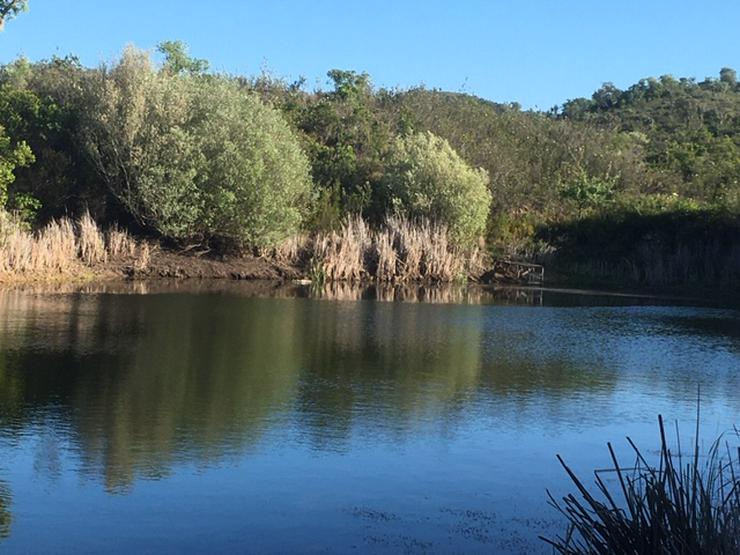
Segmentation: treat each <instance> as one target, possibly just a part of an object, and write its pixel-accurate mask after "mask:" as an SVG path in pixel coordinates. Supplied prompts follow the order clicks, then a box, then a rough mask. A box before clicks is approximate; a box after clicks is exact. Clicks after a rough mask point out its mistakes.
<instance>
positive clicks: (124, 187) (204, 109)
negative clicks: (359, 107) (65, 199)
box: [85, 49, 310, 246]
mask: <svg viewBox="0 0 740 555" xmlns="http://www.w3.org/2000/svg"><path fill="white" fill-rule="evenodd" d="M88 90H89V93H90V101H91V110H90V115H89V118H88V120H87V122H86V124H85V138H86V142H87V145H88V148H89V152H90V155H91V157H92V159H93V160H94V161H95V164H96V166H97V168H98V171H99V172H100V175H101V176H102V177H103V179H104V180H105V182H106V184H107V186H108V187H109V188H110V190H111V192H112V193H113V194H114V195H115V196H116V197H117V198H119V199H120V201H121V202H122V203H123V204H124V205H125V206H126V207H127V208H128V209H129V210H130V211H131V213H132V214H133V215H134V216H135V217H136V219H137V220H139V221H140V223H142V224H144V225H146V226H149V227H151V228H154V229H155V230H156V231H158V232H159V233H161V234H162V235H164V236H166V237H170V238H173V239H178V240H185V239H187V240H210V239H220V240H227V241H233V242H235V243H238V244H240V245H256V246H264V245H270V244H274V243H276V242H277V241H279V240H280V239H282V238H284V237H286V236H288V235H289V234H291V233H293V232H295V231H296V230H297V229H298V227H299V226H300V223H301V219H302V212H303V207H305V205H306V200H307V196H308V195H309V193H310V179H309V171H308V161H307V159H306V157H305V156H304V155H303V153H302V152H301V150H300V147H299V145H298V142H297V141H296V139H295V138H294V136H293V134H292V132H291V129H290V128H289V126H288V125H287V123H285V121H284V120H283V119H282V117H281V116H280V114H279V113H278V112H277V111H276V110H274V109H273V108H271V107H269V106H267V105H266V104H264V103H263V102H262V101H261V100H259V98H257V96H256V95H252V94H249V93H246V92H244V91H243V90H240V89H239V88H238V86H237V85H236V84H235V83H234V82H233V81H231V80H228V79H226V78H221V77H218V76H202V75H191V74H187V75H176V74H174V73H173V72H171V71H157V70H156V69H155V68H154V67H153V66H152V64H151V62H150V60H149V57H148V56H147V55H146V54H144V53H142V52H139V51H136V50H134V49H128V50H127V51H126V52H125V53H124V55H123V57H122V59H121V60H120V62H119V63H118V64H117V65H115V66H114V67H111V68H108V67H104V68H101V69H100V71H98V72H96V73H95V74H93V75H92V76H91V78H90V79H89V82H88Z"/></svg>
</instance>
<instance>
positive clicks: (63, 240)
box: [0, 211, 150, 279]
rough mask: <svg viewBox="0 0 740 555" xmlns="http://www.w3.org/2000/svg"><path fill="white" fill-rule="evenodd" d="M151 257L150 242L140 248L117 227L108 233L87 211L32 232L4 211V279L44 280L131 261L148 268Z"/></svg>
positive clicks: (0, 273)
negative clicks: (72, 218) (73, 218)
mask: <svg viewBox="0 0 740 555" xmlns="http://www.w3.org/2000/svg"><path fill="white" fill-rule="evenodd" d="M137 253H138V254H137ZM149 256H150V255H149V247H148V245H147V244H146V243H142V244H141V245H139V244H138V243H137V242H136V241H135V240H134V239H133V238H131V237H130V236H129V235H128V234H127V233H126V232H125V231H121V230H120V229H119V228H118V227H117V226H114V227H112V228H111V229H109V230H108V231H107V233H104V232H103V231H102V230H101V229H100V228H99V227H98V225H97V224H96V223H95V221H94V220H93V219H92V217H91V216H90V214H89V213H87V212H86V213H85V214H83V215H82V216H81V217H80V218H79V219H77V220H75V221H73V220H71V219H69V218H60V219H57V220H52V221H51V222H49V223H48V224H47V225H46V226H44V227H43V228H42V229H40V230H38V231H36V232H31V231H28V230H27V229H25V228H24V227H23V225H21V224H20V223H19V222H17V221H15V220H14V219H13V217H12V215H9V214H7V213H4V212H2V211H0V278H11V279H12V278H19V277H23V278H33V279H36V278H41V279H43V278H49V277H54V276H56V275H64V274H73V273H76V272H79V271H80V270H84V269H85V268H91V267H97V266H99V265H101V264H103V263H105V262H111V261H126V260H127V259H131V258H136V260H137V262H138V263H139V264H140V265H144V264H145V265H148V264H149Z"/></svg>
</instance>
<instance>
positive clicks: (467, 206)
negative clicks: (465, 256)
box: [387, 132, 491, 244]
mask: <svg viewBox="0 0 740 555" xmlns="http://www.w3.org/2000/svg"><path fill="white" fill-rule="evenodd" d="M387 186H388V194H389V201H390V206H391V207H392V208H393V209H395V210H397V211H399V212H402V213H404V214H406V215H407V216H410V217H412V218H428V219H430V220H433V221H435V222H438V223H442V224H445V225H447V226H448V228H449V230H450V232H451V233H452V235H453V237H454V238H455V239H456V240H457V241H458V242H459V243H461V244H471V243H472V242H474V241H475V240H476V239H477V238H478V237H480V236H481V235H482V234H483V232H484V230H485V227H486V221H487V218H488V213H489V211H490V208H491V192H490V191H489V189H488V174H487V173H486V171H485V170H483V169H473V168H471V167H470V166H469V165H468V164H467V163H466V162H465V161H464V160H463V159H462V158H460V156H459V155H458V154H457V152H455V150H454V149H453V148H452V147H451V146H450V144H449V143H448V142H447V141H446V140H445V139H442V138H440V137H438V136H436V135H434V134H433V133H430V132H426V133H416V134H412V135H409V136H407V137H400V138H398V139H397V141H396V144H395V149H394V152H393V155H392V158H391V166H390V168H389V170H388V174H387Z"/></svg>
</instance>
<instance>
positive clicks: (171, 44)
mask: <svg viewBox="0 0 740 555" xmlns="http://www.w3.org/2000/svg"><path fill="white" fill-rule="evenodd" d="M157 52H159V53H160V54H163V55H164V65H163V69H164V70H166V71H169V72H171V73H174V74H175V75H180V74H182V73H189V74H192V75H198V74H202V73H205V72H206V71H208V61H206V60H202V59H199V58H192V57H190V56H189V55H188V47H187V45H186V44H185V43H184V42H182V41H179V40H175V41H172V40H166V41H162V42H160V43H159V44H157Z"/></svg>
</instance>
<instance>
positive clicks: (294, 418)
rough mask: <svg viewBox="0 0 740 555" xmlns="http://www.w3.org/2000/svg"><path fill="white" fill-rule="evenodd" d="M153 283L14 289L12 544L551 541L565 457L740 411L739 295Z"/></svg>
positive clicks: (0, 353)
mask: <svg viewBox="0 0 740 555" xmlns="http://www.w3.org/2000/svg"><path fill="white" fill-rule="evenodd" d="M138 287H139V289H131V288H130V287H125V286H121V287H120V288H116V287H112V288H108V289H105V288H104V289H101V290H95V289H93V290H87V291H72V292H56V293H55V292H48V291H44V292H38V291H13V290H6V291H2V290H0V552H2V553H37V552H38V553H98V552H116V553H148V552H151V553H162V552H175V553H181V552H208V553H225V552H246V553H289V552H301V553H346V552H352V551H354V552H358V553H359V552H362V553H478V552H480V553H507V552H508V553H521V552H531V553H543V552H544V553H546V552H548V550H546V549H545V547H544V545H543V544H542V542H541V541H540V540H538V539H537V537H538V535H540V534H544V535H552V534H555V533H559V532H560V531H561V530H562V523H561V522H560V521H559V520H558V517H557V514H556V513H555V512H554V510H553V509H551V508H550V507H549V506H548V505H547V498H546V492H545V490H546V488H549V489H550V490H551V491H552V492H553V493H554V494H556V495H562V494H564V493H566V492H568V491H570V489H571V488H570V486H569V484H568V483H567V480H566V478H565V476H564V473H563V472H562V469H561V468H559V466H558V464H557V461H556V459H555V454H556V453H559V454H561V455H562V456H563V457H564V458H565V459H566V460H567V461H568V462H569V463H571V464H572V466H573V467H574V469H576V470H577V471H578V472H580V473H582V474H584V476H587V475H588V473H590V472H591V471H592V470H593V469H594V468H600V467H601V468H603V467H606V466H608V460H609V459H608V454H607V451H606V449H605V444H606V442H607V441H611V442H613V443H614V444H616V445H617V446H618V447H619V452H620V455H622V456H624V457H625V459H626V460H627V461H628V462H629V459H628V457H627V456H628V453H629V452H628V450H627V445H626V442H625V441H624V436H626V435H629V436H630V437H632V438H633V439H634V440H635V441H636V442H637V443H638V445H640V446H642V447H645V448H646V449H647V450H648V452H652V451H651V450H652V449H654V448H655V447H657V432H656V418H657V415H658V414H659V413H661V414H663V415H664V417H665V418H666V419H668V420H670V421H673V420H679V421H680V422H681V424H682V425H683V430H684V431H685V432H686V440H687V441H688V440H689V438H690V436H691V432H692V426H693V423H694V421H695V414H696V397H697V386H698V385H701V397H702V402H701V411H702V418H701V426H702V434H703V438H704V440H705V441H706V442H709V441H710V440H711V439H714V437H715V435H716V434H717V433H720V432H722V431H725V430H727V429H728V428H731V427H732V425H733V424H740V312H738V311H737V310H734V309H726V308H719V307H703V306H700V305H697V304H695V303H684V302H679V301H671V300H658V299H645V298H637V297H619V296H608V295H584V294H575V293H568V292H550V291H544V292H542V291H515V290H504V291H492V290H485V289H465V290H462V289H458V290H436V289H428V290H391V291H381V290H372V289H371V290H356V289H352V288H342V287H338V288H333V289H330V290H324V291H321V292H313V293H312V292H310V291H307V290H305V289H303V288H300V287H292V288H288V289H278V288H274V287H273V286H272V285H270V284H267V285H265V284H228V285H224V286H215V287H214V286H202V287H200V286H193V285H190V286H188V287H187V288H186V289H181V290H177V289H176V288H171V287H165V286H148V285H140V286H138ZM391 300H394V301H395V302H388V301H391Z"/></svg>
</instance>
